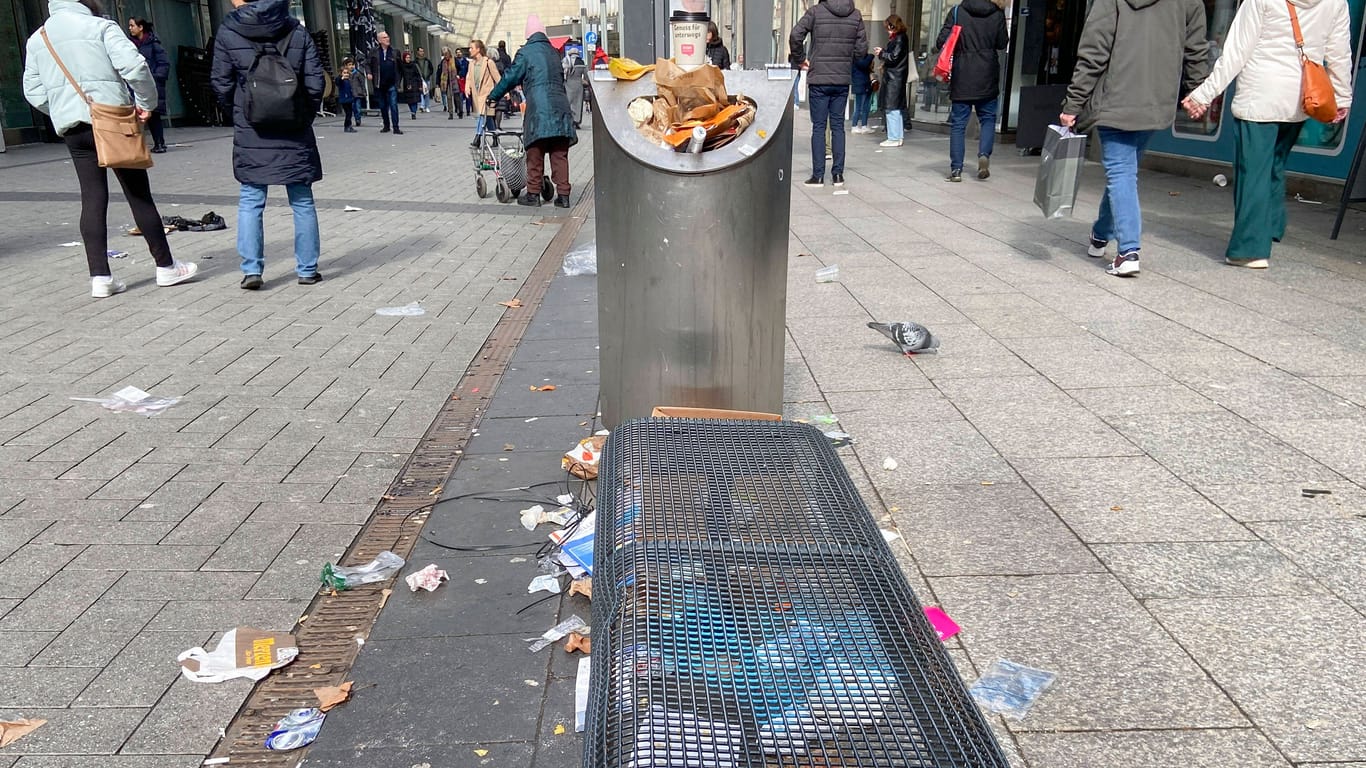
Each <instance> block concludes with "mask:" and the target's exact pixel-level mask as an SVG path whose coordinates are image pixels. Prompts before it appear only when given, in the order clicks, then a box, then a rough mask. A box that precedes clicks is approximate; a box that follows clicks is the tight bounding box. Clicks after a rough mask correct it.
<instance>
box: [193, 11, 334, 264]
mask: <svg viewBox="0 0 1366 768" xmlns="http://www.w3.org/2000/svg"><path fill="white" fill-rule="evenodd" d="M232 4H233V5H234V6H235V7H236V10H234V11H233V12H231V13H229V14H228V16H227V18H225V19H224V20H223V25H222V26H221V27H220V28H219V31H218V37H217V39H216V40H215V41H214V48H213V75H212V78H211V80H212V82H213V90H214V93H215V94H217V96H218V100H219V101H220V102H221V103H222V104H223V105H224V106H225V107H227V108H229V109H231V110H232V171H233V175H234V176H235V177H236V178H237V180H238V181H239V182H241V184H242V192H241V197H240V199H239V202H238V207H237V253H238V255H239V256H241V258H242V273H243V278H242V287H243V288H245V289H247V290H253V291H254V290H257V289H259V288H260V287H261V285H262V280H261V275H262V272H263V270H264V268H265V245H264V239H265V233H264V229H263V226H262V222H261V215H262V213H263V211H264V210H265V207H266V188H267V187H268V186H269V185H271V184H280V185H283V186H284V187H285V190H286V191H287V192H288V193H289V205H290V207H291V208H293V209H294V244H295V245H294V259H295V261H296V262H297V264H296V270H295V271H296V273H297V274H298V276H299V283H300V284H301V285H313V284H314V283H317V282H318V281H319V280H321V279H322V275H320V274H318V252H319V250H320V243H319V235H318V211H317V209H316V208H315V207H314V204H313V183H314V182H316V181H319V180H321V179H322V177H323V163H322V158H321V157H319V155H318V139H317V137H316V136H314V135H313V120H312V116H311V115H310V116H309V119H308V120H306V121H302V122H300V123H299V124H298V125H295V126H289V127H285V128H258V127H257V126H254V125H252V124H251V123H250V122H248V121H247V114H246V107H247V90H246V83H247V74H248V73H249V72H250V71H251V68H252V65H253V64H254V63H255V62H256V56H257V47H258V46H261V45H264V44H266V43H272V44H274V46H275V48H276V50H277V51H279V52H280V53H281V54H283V55H284V56H285V58H286V59H288V60H289V63H290V64H291V66H293V68H294V72H295V74H296V75H297V76H298V77H299V79H300V80H301V81H302V85H303V87H304V89H305V90H306V91H307V93H308V97H309V99H310V100H311V101H312V104H313V107H314V108H315V109H316V108H317V105H318V104H319V103H320V102H321V101H322V98H323V65H322V62H321V61H319V60H318V49H317V47H316V46H314V44H313V38H311V37H309V35H308V32H307V31H305V30H304V28H303V25H301V24H300V23H299V22H298V20H296V19H294V18H292V17H291V16H290V15H289V0H257V2H248V0H232Z"/></svg>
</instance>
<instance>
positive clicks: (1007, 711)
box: [968, 659, 1058, 720]
mask: <svg viewBox="0 0 1366 768" xmlns="http://www.w3.org/2000/svg"><path fill="white" fill-rule="evenodd" d="M1057 677H1058V676H1057V674H1056V673H1053V672H1046V671H1044V670H1042V669H1034V668H1033V667H1026V666H1025V665H1023V664H1016V663H1015V662H1013V661H1006V660H1005V659H997V660H996V663H995V664H992V665H991V668H990V669H988V670H987V671H986V673H985V674H983V675H982V676H981V677H980V678H979V679H978V680H977V682H976V683H973V685H972V687H971V688H969V689H968V693H970V694H972V698H974V699H976V700H977V703H978V704H981V705H982V708H983V709H986V710H988V711H990V712H995V713H996V714H998V715H1005V716H1006V717H1009V718H1013V719H1015V720H1019V719H1020V718H1023V717H1024V716H1025V715H1026V714H1028V712H1029V708H1030V707H1032V706H1034V702H1035V701H1037V700H1038V698H1039V696H1040V695H1041V694H1042V693H1043V692H1044V691H1046V690H1048V686H1050V685H1052V684H1053V681H1054V680H1055V679H1057Z"/></svg>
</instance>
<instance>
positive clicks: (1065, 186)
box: [1034, 125, 1086, 219]
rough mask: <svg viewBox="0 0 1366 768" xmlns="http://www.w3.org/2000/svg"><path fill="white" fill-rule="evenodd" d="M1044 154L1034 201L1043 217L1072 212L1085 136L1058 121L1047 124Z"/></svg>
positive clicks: (1078, 182)
mask: <svg viewBox="0 0 1366 768" xmlns="http://www.w3.org/2000/svg"><path fill="white" fill-rule="evenodd" d="M1042 155H1043V158H1042V162H1040V163H1039V175H1038V177H1037V178H1036V179H1035V181H1034V204H1035V205H1037V206H1039V210H1040V211H1043V215H1044V217H1045V218H1049V219H1060V218H1062V217H1064V216H1071V215H1072V208H1073V207H1074V206H1075V205H1076V203H1077V188H1078V187H1080V186H1081V167H1082V163H1083V162H1084V161H1085V158H1086V136H1084V135H1082V134H1077V133H1072V132H1071V131H1070V130H1068V129H1066V128H1063V127H1062V126H1058V125H1050V126H1048V134H1047V135H1046V136H1045V137H1044V142H1043V153H1042Z"/></svg>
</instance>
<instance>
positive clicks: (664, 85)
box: [655, 59, 730, 125]
mask: <svg viewBox="0 0 1366 768" xmlns="http://www.w3.org/2000/svg"><path fill="white" fill-rule="evenodd" d="M655 85H656V86H657V87H658V88H659V96H660V98H662V99H664V103H665V104H667V105H668V106H669V108H670V109H669V115H668V118H669V120H668V123H665V124H666V125H668V124H669V123H676V122H679V121H681V120H682V119H683V116H684V115H686V114H688V113H689V112H691V111H693V110H694V109H697V108H698V107H706V106H709V105H712V104H720V105H722V106H723V107H724V106H725V105H727V104H730V97H729V96H727V95H726V78H725V76H724V75H722V74H721V70H719V69H717V68H716V67H713V66H712V65H710V64H707V65H705V66H702V67H698V68H697V69H694V70H692V71H691V72H688V71H686V70H684V69H683V68H682V67H680V66H678V65H677V64H675V63H673V60H672V59H660V60H659V61H658V62H657V63H656V64H655Z"/></svg>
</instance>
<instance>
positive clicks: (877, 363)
mask: <svg viewBox="0 0 1366 768" xmlns="http://www.w3.org/2000/svg"><path fill="white" fill-rule="evenodd" d="M869 319H870V318H869V317H868V316H867V315H866V314H864V315H861V316H855V317H850V318H847V319H846V318H840V319H831V318H819V319H813V320H806V321H802V322H800V323H794V324H793V326H792V327H791V329H790V332H791V334H792V338H793V340H794V341H795V342H796V345H797V348H798V350H799V351H800V354H801V355H802V358H803V360H805V362H806V365H807V367H808V368H810V370H811V373H812V375H813V376H814V377H815V379H816V381H817V382H818V383H817V386H818V387H819V389H820V390H821V391H822V392H827V393H832V392H883V391H887V390H889V389H890V390H900V389H915V388H926V387H929V386H930V382H929V379H927V378H926V377H925V375H924V373H922V372H921V371H920V370H919V369H918V368H917V366H916V365H915V364H914V363H912V362H911V361H910V360H908V359H907V358H906V357H905V356H904V355H902V354H901V353H900V352H899V351H898V350H897V348H896V346H895V345H894V344H892V343H891V342H890V341H888V340H887V338H886V337H884V336H883V335H882V334H880V333H878V332H876V331H873V330H871V329H869V328H866V327H864V325H865V323H867V322H868V320H869ZM836 339H839V340H840V341H838V342H836V341H835V340H836Z"/></svg>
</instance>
